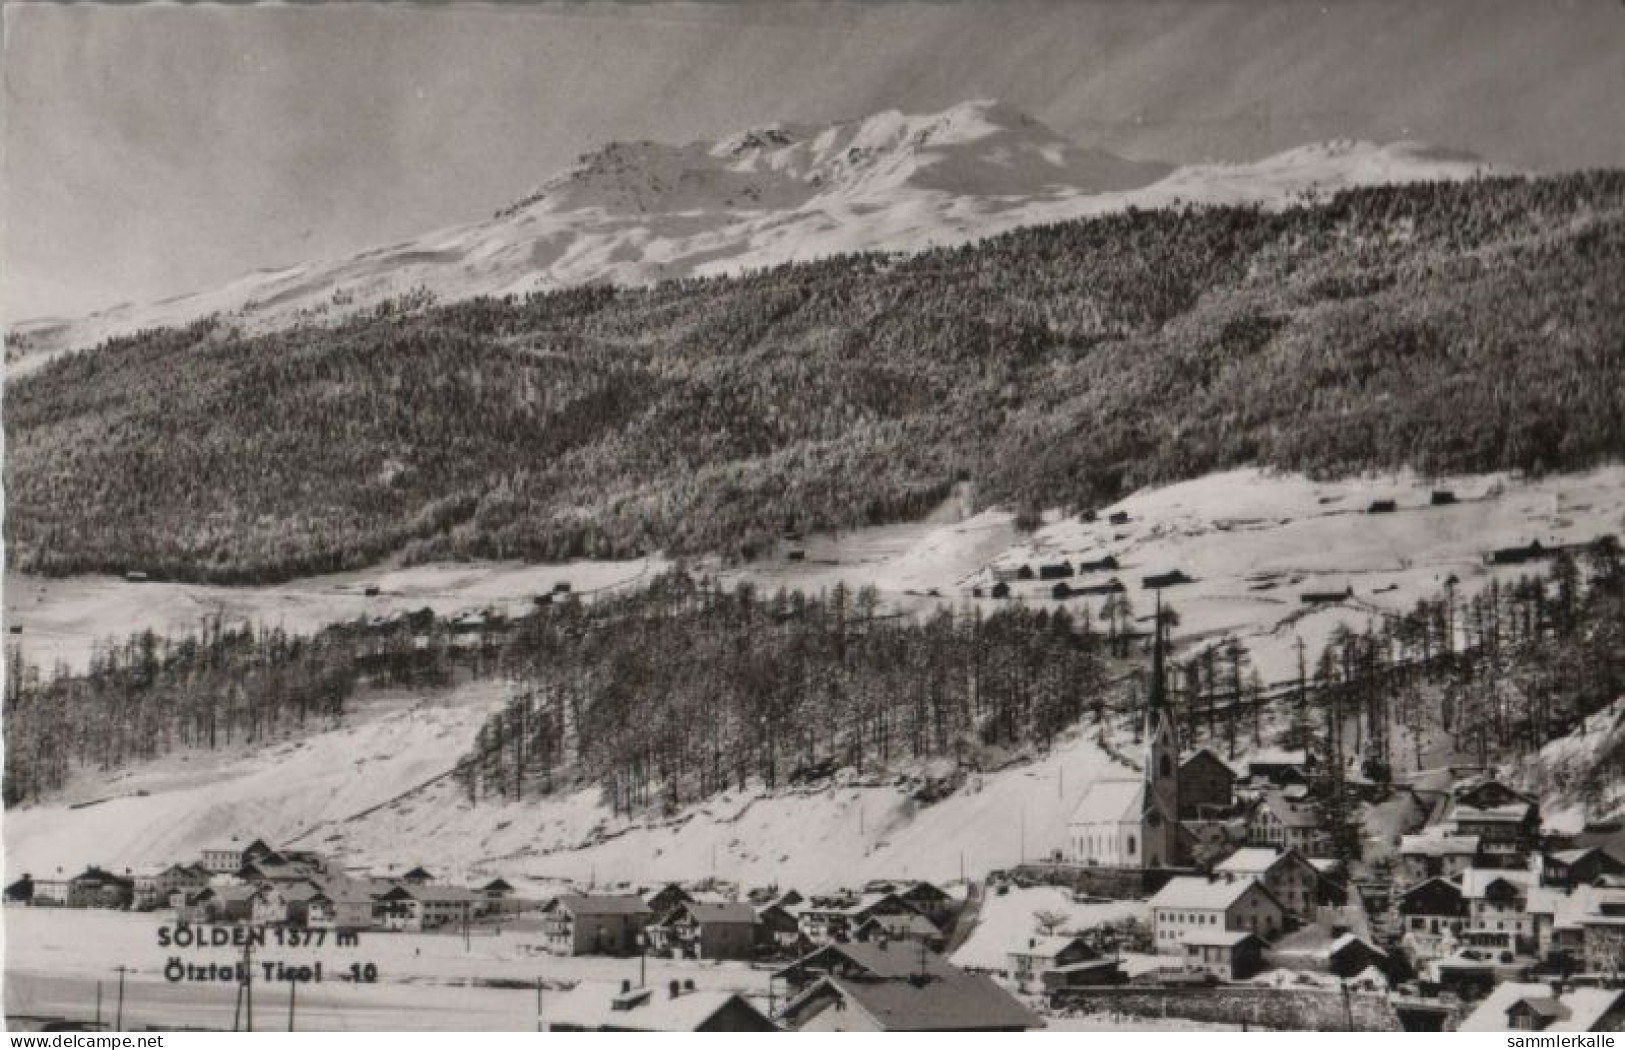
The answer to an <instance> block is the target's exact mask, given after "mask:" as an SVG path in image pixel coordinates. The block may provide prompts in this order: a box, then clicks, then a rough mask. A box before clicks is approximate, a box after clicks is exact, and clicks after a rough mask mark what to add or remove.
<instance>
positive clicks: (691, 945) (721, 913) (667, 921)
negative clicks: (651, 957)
mask: <svg viewBox="0 0 1625 1050" xmlns="http://www.w3.org/2000/svg"><path fill="white" fill-rule="evenodd" d="M646 929H647V931H648V937H649V944H650V946H651V947H654V948H657V949H662V950H666V951H669V952H670V953H671V954H672V955H673V956H674V957H682V958H689V959H749V958H750V957H751V956H752V955H754V954H755V949H756V909H755V908H752V907H751V906H750V905H749V904H746V903H744V902H742V901H738V902H729V903H711V902H709V901H690V902H688V903H685V904H679V905H677V907H676V908H673V909H672V910H671V911H670V912H669V913H667V914H666V915H665V916H663V917H661V918H660V919H657V920H656V921H654V922H652V923H650V924H649V925H648V926H647V927H646Z"/></svg>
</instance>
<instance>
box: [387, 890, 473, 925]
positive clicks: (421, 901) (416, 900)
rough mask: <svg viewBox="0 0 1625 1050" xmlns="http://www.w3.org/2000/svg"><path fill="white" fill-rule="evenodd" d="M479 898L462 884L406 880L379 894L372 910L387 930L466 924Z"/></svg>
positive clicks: (471, 917) (471, 916) (470, 918)
mask: <svg viewBox="0 0 1625 1050" xmlns="http://www.w3.org/2000/svg"><path fill="white" fill-rule="evenodd" d="M477 900H478V898H477V897H476V895H475V894H474V892H473V891H472V890H469V889H465V888H463V887H461V886H435V885H431V884H426V883H408V882H403V883H400V884H399V885H396V886H395V887H394V888H392V889H390V890H388V891H387V892H385V893H383V894H381V895H379V896H378V897H377V899H376V903H375V905H374V907H373V914H374V916H375V918H376V919H377V922H378V925H380V926H382V927H383V928H384V929H386V930H434V929H438V928H440V927H442V926H465V925H467V924H468V923H469V922H470V921H471V920H472V919H473V918H474V905H475V903H476V901H477Z"/></svg>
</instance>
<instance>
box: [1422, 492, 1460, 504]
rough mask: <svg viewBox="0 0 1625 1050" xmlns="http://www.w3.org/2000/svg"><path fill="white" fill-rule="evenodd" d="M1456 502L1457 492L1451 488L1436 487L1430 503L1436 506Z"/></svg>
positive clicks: (1429, 498) (1429, 499)
mask: <svg viewBox="0 0 1625 1050" xmlns="http://www.w3.org/2000/svg"><path fill="white" fill-rule="evenodd" d="M1455 502H1456V494H1455V493H1454V492H1452V491H1451V490H1449V489H1434V490H1433V494H1432V495H1431V496H1429V497H1428V503H1429V504H1431V505H1432V506H1435V507H1448V506H1450V505H1451V504H1452V503H1455Z"/></svg>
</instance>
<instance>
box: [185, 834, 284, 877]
mask: <svg viewBox="0 0 1625 1050" xmlns="http://www.w3.org/2000/svg"><path fill="white" fill-rule="evenodd" d="M266 859H277V860H280V859H281V858H280V857H279V856H278V854H277V852H276V850H274V849H272V848H271V847H270V846H268V845H266V843H265V840H264V839H254V840H252V841H250V842H248V843H246V844H245V843H242V842H239V841H238V840H237V839H232V840H231V841H230V842H221V843H216V844H214V845H212V846H205V847H204V848H203V851H202V863H203V867H204V868H205V869H207V870H208V871H209V872H211V873H212V874H217V875H234V874H236V873H237V872H239V871H241V870H242V868H243V865H244V864H246V863H248V862H249V861H254V860H266Z"/></svg>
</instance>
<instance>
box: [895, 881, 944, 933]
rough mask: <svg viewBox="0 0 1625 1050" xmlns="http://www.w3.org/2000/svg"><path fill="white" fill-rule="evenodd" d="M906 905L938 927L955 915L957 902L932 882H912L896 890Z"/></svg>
mask: <svg viewBox="0 0 1625 1050" xmlns="http://www.w3.org/2000/svg"><path fill="white" fill-rule="evenodd" d="M894 892H895V893H896V894H897V896H898V899H900V900H901V901H902V902H903V903H904V904H907V905H908V906H909V907H911V908H913V909H914V910H915V911H917V912H919V913H920V914H921V915H924V916H925V917H926V918H928V919H930V920H931V921H932V922H933V923H935V924H937V925H938V926H940V925H942V924H943V923H945V922H947V921H948V919H949V918H950V917H952V915H953V913H954V909H955V906H956V902H955V901H954V898H953V897H951V896H949V895H948V893H947V891H945V890H943V889H942V888H941V887H940V886H937V885H935V884H934V883H930V882H923V881H922V882H910V883H906V884H904V885H903V886H901V887H898V888H896V889H895V890H894Z"/></svg>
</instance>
